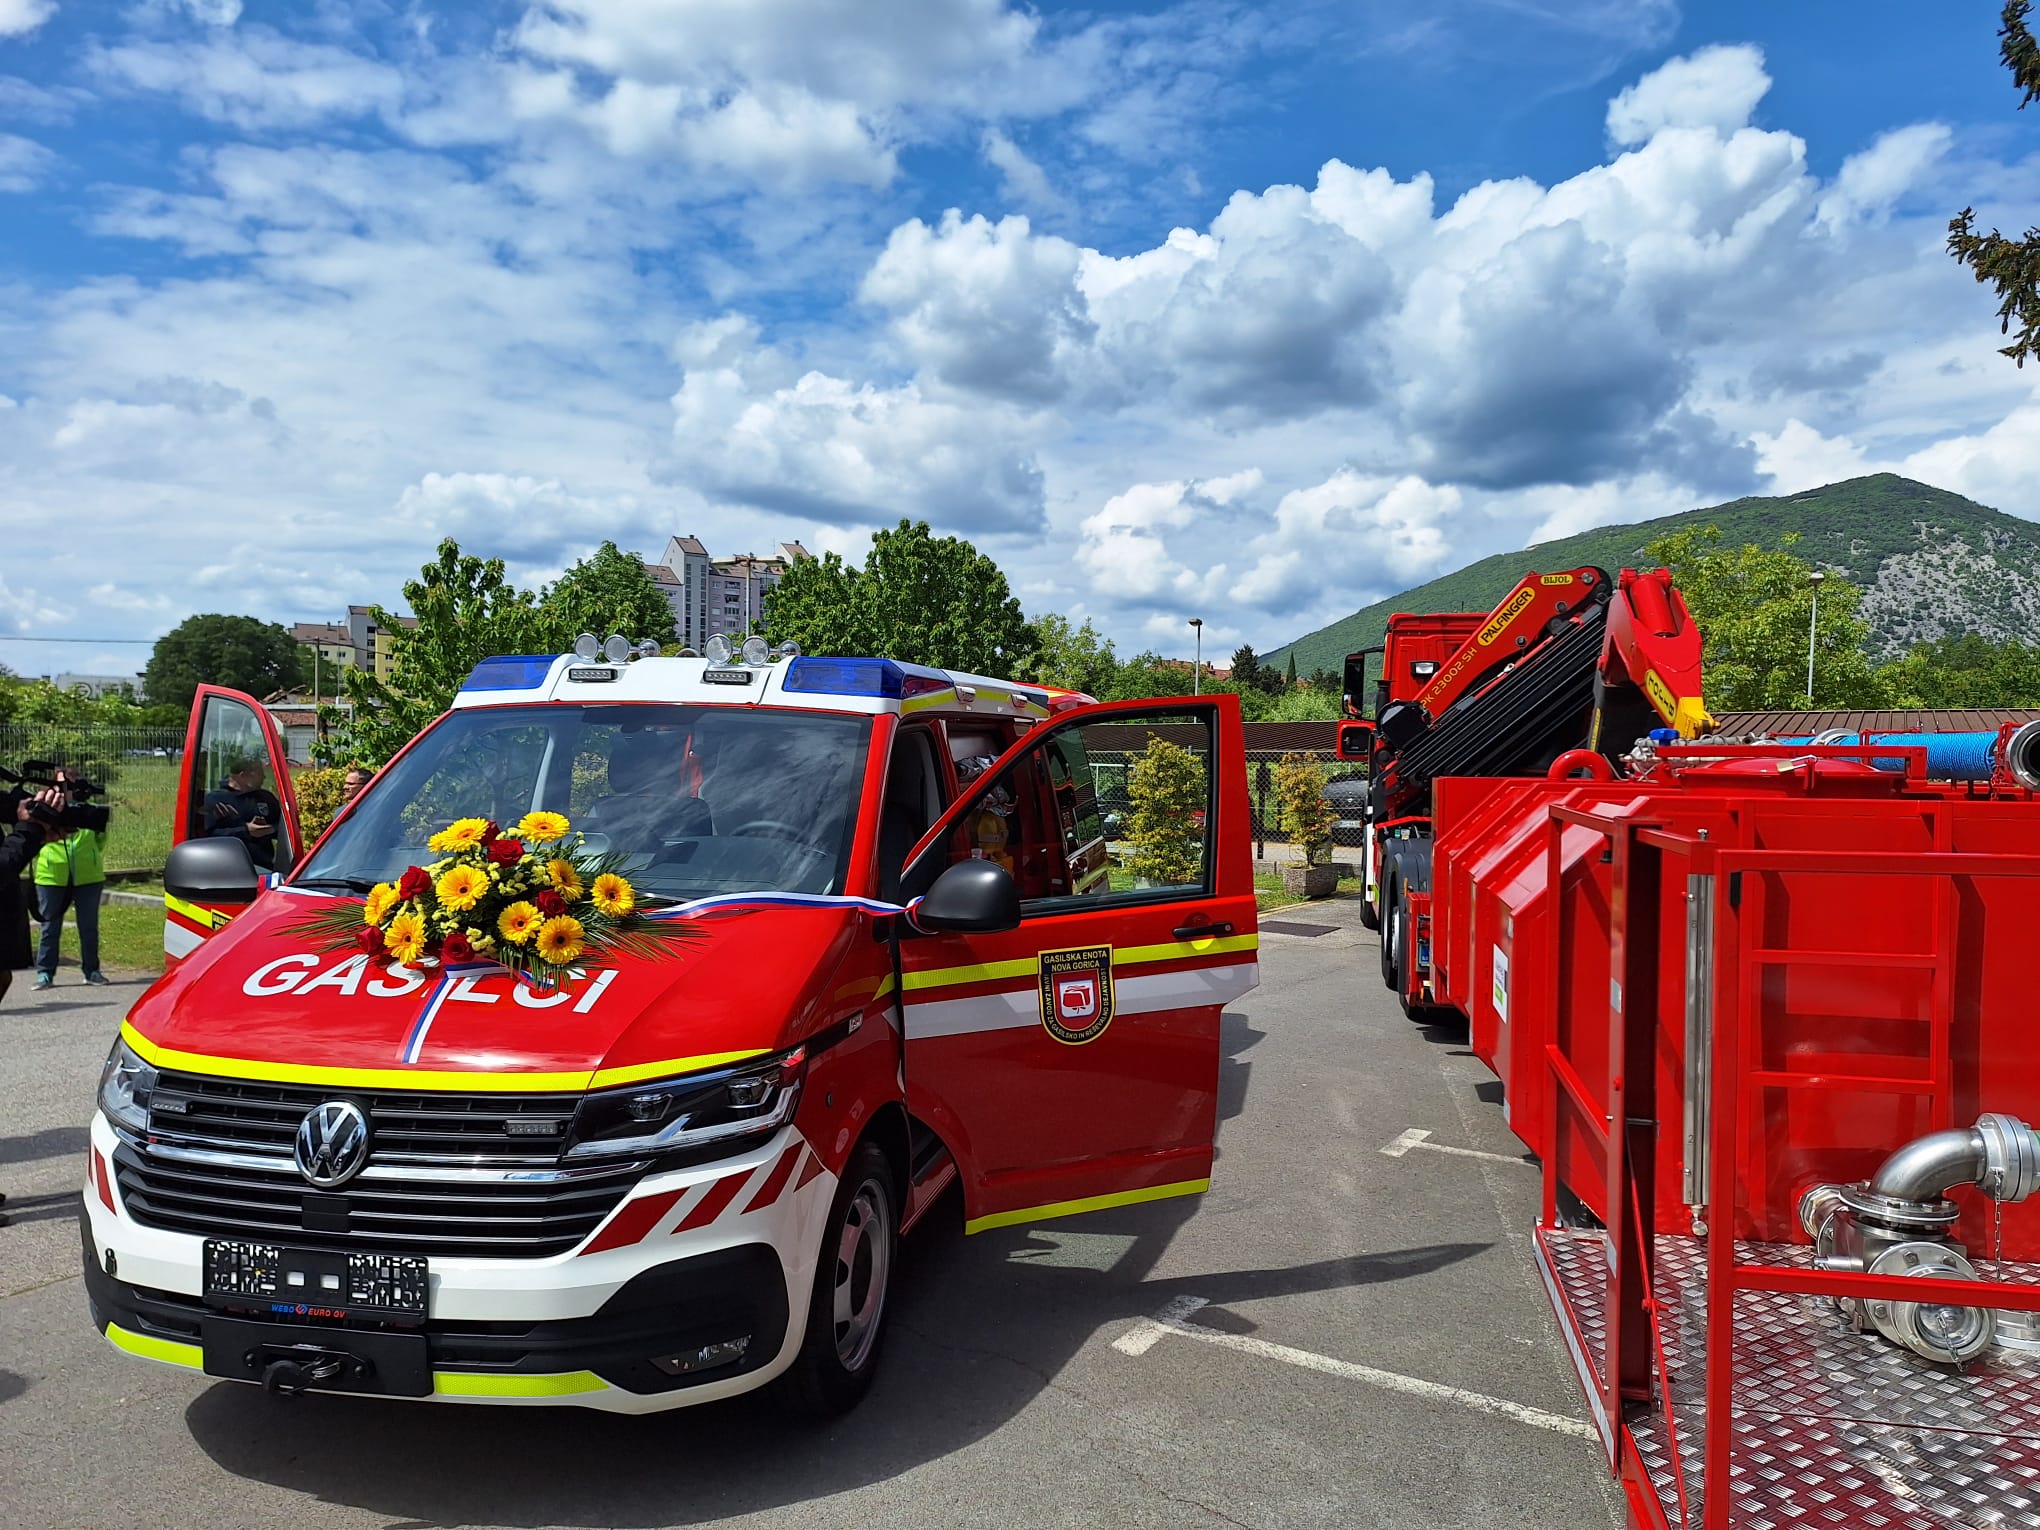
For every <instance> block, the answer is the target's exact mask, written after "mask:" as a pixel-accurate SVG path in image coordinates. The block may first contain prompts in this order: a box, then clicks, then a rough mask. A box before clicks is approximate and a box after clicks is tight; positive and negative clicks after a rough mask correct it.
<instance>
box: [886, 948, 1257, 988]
mask: <svg viewBox="0 0 2040 1530" xmlns="http://www.w3.org/2000/svg"><path fill="white" fill-rule="evenodd" d="M1260 949H1261V937H1260V936H1259V935H1218V936H1214V937H1212V938H1211V939H1209V940H1172V941H1169V942H1168V943H1166V944H1164V945H1159V946H1125V947H1121V948H1116V949H1115V950H1114V951H1113V953H1112V970H1113V971H1114V972H1117V971H1118V970H1119V969H1120V968H1122V967H1140V966H1146V965H1148V964H1150V963H1153V962H1174V961H1181V960H1183V959H1184V958H1185V957H1190V956H1227V955H1230V954H1231V953H1233V952H1235V951H1258V950H1260ZM1040 971H1041V961H1040V958H1039V957H1034V956H1023V957H1020V958H1018V959H1016V960H1014V961H1006V962H983V963H979V964H978V965H975V966H965V967H930V968H928V969H926V970H924V971H921V972H909V973H907V974H906V984H905V986H906V989H907V991H908V992H909V993H912V992H914V991H915V990H917V989H922V988H951V987H954V986H955V985H956V984H958V983H997V982H1003V981H1007V980H1010V979H1013V978H1027V979H1030V980H1031V979H1033V978H1035V977H1038V976H1039V975H1040Z"/></svg>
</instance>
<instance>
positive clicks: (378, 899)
mask: <svg viewBox="0 0 2040 1530" xmlns="http://www.w3.org/2000/svg"><path fill="white" fill-rule="evenodd" d="M396 906H397V884H396V883H394V882H378V883H376V884H375V886H373V887H371V888H370V889H369V890H368V901H367V902H366V903H365V904H363V905H362V908H361V922H362V923H363V924H381V923H382V922H383V916H384V915H385V914H387V913H388V912H389V911H390V910H391V909H393V908H395V907H396Z"/></svg>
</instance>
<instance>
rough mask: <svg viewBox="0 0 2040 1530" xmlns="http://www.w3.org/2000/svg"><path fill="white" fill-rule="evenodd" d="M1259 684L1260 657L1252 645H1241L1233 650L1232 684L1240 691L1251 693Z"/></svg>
mask: <svg viewBox="0 0 2040 1530" xmlns="http://www.w3.org/2000/svg"><path fill="white" fill-rule="evenodd" d="M1260 682H1261V656H1260V655H1259V654H1257V653H1255V652H1254V645H1253V644H1251V643H1242V644H1240V646H1239V647H1237V648H1235V649H1234V650H1233V655H1232V683H1233V685H1234V686H1235V687H1237V688H1238V689H1239V690H1240V691H1242V692H1245V691H1251V690H1253V689H1254V688H1255V687H1256V686H1258V685H1259V684H1260Z"/></svg>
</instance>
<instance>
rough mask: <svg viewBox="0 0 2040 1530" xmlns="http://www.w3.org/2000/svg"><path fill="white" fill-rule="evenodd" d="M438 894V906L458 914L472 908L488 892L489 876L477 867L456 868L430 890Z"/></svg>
mask: <svg viewBox="0 0 2040 1530" xmlns="http://www.w3.org/2000/svg"><path fill="white" fill-rule="evenodd" d="M432 890H433V891H434V892H436V893H437V894H439V906H440V907H441V908H449V909H453V910H454V911H455V912H460V911H462V910H465V909H471V908H473V907H474V906H475V905H476V904H477V903H479V902H481V901H482V894H483V893H485V892H487V891H488V890H489V874H488V873H487V872H486V871H483V870H482V869H481V868H480V867H479V866H456V867H454V868H453V870H451V871H449V872H448V873H447V874H446V875H445V876H443V877H441V878H440V879H439V882H438V885H437V886H435V887H434V888H433V889H432Z"/></svg>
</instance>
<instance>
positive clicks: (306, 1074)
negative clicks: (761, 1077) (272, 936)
mask: <svg viewBox="0 0 2040 1530" xmlns="http://www.w3.org/2000/svg"><path fill="white" fill-rule="evenodd" d="M120 1035H121V1040H123V1041H125V1042H126V1043H127V1044H128V1045H129V1046H130V1047H132V1048H134V1051H135V1055H136V1056H137V1057H139V1058H141V1060H142V1061H143V1062H145V1063H148V1064H149V1065H150V1066H151V1067H156V1068H175V1069H177V1070H179V1071H180V1072H184V1073H204V1074H208V1075H210V1076H212V1077H214V1078H246V1079H256V1080H260V1081H261V1082H263V1083H267V1084H321V1085H329V1086H332V1087H334V1088H339V1089H462V1090H473V1091H475V1092H477V1093H484V1092H488V1093H504V1094H508V1093H516V1092H528V1093H533V1094H547V1093H553V1092H560V1093H566V1092H570V1091H571V1092H574V1093H579V1092H581V1091H582V1090H586V1089H599V1088H602V1087H603V1086H605V1085H609V1084H630V1083H636V1082H637V1081H638V1080H640V1079H647V1078H672V1077H677V1076H678V1075H680V1074H684V1073H699V1072H702V1071H703V1070H704V1069H708V1068H721V1067H727V1066H728V1065H729V1064H730V1063H733V1062H742V1061H744V1060H745V1059H746V1058H751V1057H763V1056H764V1055H765V1054H764V1052H763V1051H762V1050H760V1051H749V1052H706V1053H703V1054H702V1055H701V1056H698V1057H674V1058H669V1059H667V1060H666V1061H664V1062H653V1063H633V1064H631V1065H629V1066H627V1067H622V1068H603V1069H600V1070H598V1071H596V1072H593V1073H459V1072H451V1071H432V1070H427V1069H420V1068H327V1067H317V1066H313V1065H310V1064H306V1063H282V1062H261V1061H256V1060H254V1059H251V1058H243V1057H213V1056H209V1055H207V1054H205V1053H202V1052H180V1051H177V1050H176V1049H174V1048H171V1047H159V1046H157V1045H156V1044H155V1043H154V1042H153V1041H151V1040H149V1038H148V1037H146V1036H144V1035H143V1034H142V1033H141V1032H140V1031H138V1030H136V1029H135V1028H134V1026H133V1024H131V1023H130V1022H128V1021H126V1020H123V1021H122V1022H121V1023H120Z"/></svg>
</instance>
